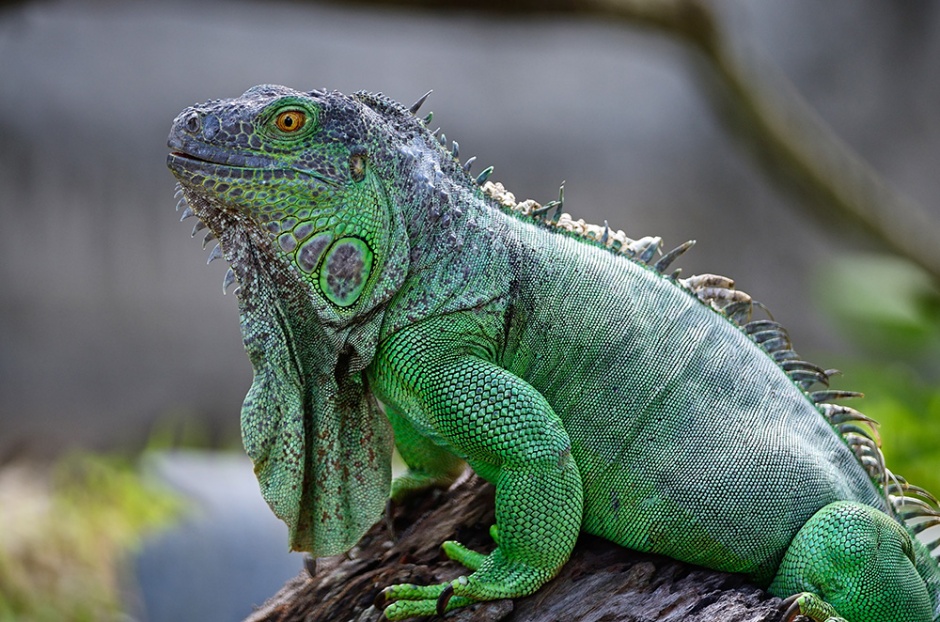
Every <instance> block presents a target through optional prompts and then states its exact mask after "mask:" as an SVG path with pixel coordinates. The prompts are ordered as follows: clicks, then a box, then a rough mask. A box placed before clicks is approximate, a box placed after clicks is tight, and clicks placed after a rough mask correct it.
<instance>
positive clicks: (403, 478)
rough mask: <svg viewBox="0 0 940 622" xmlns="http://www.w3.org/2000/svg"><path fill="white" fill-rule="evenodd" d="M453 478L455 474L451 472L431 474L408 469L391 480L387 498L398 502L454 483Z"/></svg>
mask: <svg viewBox="0 0 940 622" xmlns="http://www.w3.org/2000/svg"><path fill="white" fill-rule="evenodd" d="M455 479H456V476H455V475H454V474H453V473H445V474H442V475H432V474H428V473H422V472H421V471H415V470H410V469H409V470H408V471H407V472H405V474H404V475H399V476H398V477H396V478H395V479H394V480H392V489H391V492H390V494H389V498H390V499H391V501H393V502H396V503H398V502H401V501H404V500H405V499H407V498H408V497H411V496H413V495H415V494H418V493H420V492H424V491H425V490H428V489H431V488H447V487H448V486H450V485H451V484H453V483H454V480H455Z"/></svg>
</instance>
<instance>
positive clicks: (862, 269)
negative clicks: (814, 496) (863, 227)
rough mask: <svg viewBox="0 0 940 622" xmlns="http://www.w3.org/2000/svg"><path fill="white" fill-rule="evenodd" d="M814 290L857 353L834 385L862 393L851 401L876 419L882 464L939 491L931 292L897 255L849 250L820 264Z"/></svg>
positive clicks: (939, 362)
mask: <svg viewBox="0 0 940 622" xmlns="http://www.w3.org/2000/svg"><path fill="white" fill-rule="evenodd" d="M817 290H818V293H819V296H818V298H819V299H820V300H822V302H823V304H824V306H825V308H826V309H827V311H828V312H829V313H831V314H832V316H833V317H834V320H835V321H834V322H833V324H834V325H836V326H838V327H839V330H840V331H844V332H845V333H846V334H847V335H848V336H849V338H850V340H851V342H852V343H853V344H854V345H855V346H856V349H857V351H858V353H857V354H856V355H853V356H851V357H848V358H847V359H846V360H844V361H840V362H839V364H838V367H839V368H840V369H842V370H843V371H844V372H845V376H846V380H845V381H844V382H843V381H838V384H839V386H843V385H844V387H845V388H849V389H852V390H857V391H862V392H863V393H865V395H866V398H865V400H864V401H862V402H859V403H858V404H853V406H855V407H857V408H859V409H860V410H862V411H864V412H865V414H867V415H869V416H871V417H873V418H874V419H876V420H878V421H879V422H880V423H881V432H882V436H883V437H884V445H883V446H882V451H883V452H884V454H885V460H886V462H887V464H888V468H890V469H891V470H892V471H894V472H895V473H898V474H900V475H903V476H904V477H905V478H906V479H907V480H908V481H910V482H912V483H914V484H917V485H918V486H923V487H924V488H926V489H927V490H930V491H931V492H933V493H935V494H940V385H938V382H937V381H938V379H940V294H938V292H937V289H936V288H935V287H934V286H933V284H932V282H931V281H930V279H929V277H927V275H926V274H924V273H923V272H921V271H919V270H918V269H917V268H915V267H913V266H911V265H910V264H908V263H906V262H904V261H902V260H899V259H896V258H893V257H885V256H874V255H847V256H846V257H844V258H841V259H839V260H837V261H835V262H833V263H831V264H829V265H827V266H826V268H825V269H824V270H823V271H822V272H821V274H820V279H819V281H818V287H817Z"/></svg>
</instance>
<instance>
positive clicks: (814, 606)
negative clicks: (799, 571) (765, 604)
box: [781, 592, 847, 622]
mask: <svg viewBox="0 0 940 622" xmlns="http://www.w3.org/2000/svg"><path fill="white" fill-rule="evenodd" d="M782 607H784V608H785V609H784V613H783V617H782V619H781V622H793V621H794V620H796V617H797V616H801V615H802V616H806V617H807V618H809V619H810V620H813V621H814V622H847V620H846V619H845V618H843V617H842V616H840V615H839V614H838V613H837V612H836V610H835V608H834V607H833V606H832V605H830V604H829V603H827V602H826V601H824V600H823V599H822V598H820V597H819V596H817V595H816V594H813V593H812V592H800V593H798V594H794V595H793V596H790V597H788V598H786V599H785V600H784V601H783V604H782Z"/></svg>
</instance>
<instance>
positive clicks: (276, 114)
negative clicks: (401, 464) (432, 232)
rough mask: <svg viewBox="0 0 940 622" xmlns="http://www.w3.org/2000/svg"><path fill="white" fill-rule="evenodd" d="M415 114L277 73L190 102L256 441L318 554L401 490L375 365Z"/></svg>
mask: <svg viewBox="0 0 940 622" xmlns="http://www.w3.org/2000/svg"><path fill="white" fill-rule="evenodd" d="M382 101H385V100H382ZM409 118H410V119H411V120H409ZM409 123H411V124H412V125H414V130H415V131H416V132H417V131H418V129H419V128H421V127H422V126H419V125H418V124H417V122H416V121H414V120H413V116H412V115H410V114H409V113H408V112H407V111H406V110H405V109H404V108H401V107H400V106H398V108H396V109H394V110H392V111H391V114H379V113H377V112H376V111H375V110H374V109H373V108H371V107H369V106H368V105H366V104H364V103H363V101H362V100H361V98H357V97H347V96H344V95H342V94H340V93H335V92H334V93H325V92H319V91H314V92H311V93H304V92H299V91H295V90H292V89H288V88H285V87H280V86H270V85H265V86H257V87H254V88H252V89H250V90H249V91H247V92H246V93H245V94H244V95H242V96H241V97H239V98H236V99H231V100H215V101H211V102H207V103H205V104H202V105H197V106H193V107H191V108H187V109H186V110H184V111H183V112H182V113H181V114H180V115H179V116H178V117H177V118H176V120H175V121H174V123H173V127H172V129H171V132H170V137H169V141H168V145H169V147H170V149H171V153H170V155H169V157H168V161H167V163H168V166H169V167H170V169H171V171H172V172H173V174H174V175H175V176H176V177H177V179H178V180H179V182H180V185H181V187H182V190H183V196H184V198H185V200H186V202H187V203H188V206H189V208H190V209H191V210H192V212H193V213H194V214H195V215H196V216H197V217H198V218H199V219H200V220H201V221H202V222H203V223H205V225H206V226H207V227H208V228H209V229H210V230H211V232H212V233H213V234H214V235H215V237H217V238H218V239H219V242H220V247H221V250H222V253H223V255H224V257H225V258H226V260H227V261H228V262H229V264H230V265H231V267H232V270H233V271H234V274H235V275H236V278H237V279H238V282H239V286H240V292H239V296H238V298H239V310H240V315H241V325H242V335H243V338H244V342H245V348H246V350H247V352H248V355H249V358H250V359H251V361H252V364H253V367H254V370H255V378H254V382H253V384H252V387H251V389H250V391H249V393H248V396H247V397H246V399H245V404H244V407H243V409H242V434H243V440H244V443H245V448H246V450H247V452H248V454H249V455H250V456H251V458H252V459H253V461H254V463H255V471H256V473H257V475H258V478H259V481H260V483H261V488H262V492H263V494H264V496H265V498H266V499H267V501H268V503H269V504H270V505H271V507H272V509H273V510H274V511H275V513H276V514H277V515H278V516H279V517H281V518H282V519H283V520H284V521H285V522H287V524H288V526H289V527H290V530H291V546H292V548H294V549H298V550H309V551H312V552H313V553H314V554H316V555H329V554H335V553H338V552H342V551H344V550H346V549H348V548H350V547H351V546H352V545H353V544H354V543H355V542H356V541H357V540H358V538H359V537H360V536H361V535H362V533H363V532H364V531H365V530H366V529H368V527H369V526H370V525H371V524H372V523H373V522H374V521H375V519H376V518H377V517H378V516H379V515H380V513H381V511H382V508H383V507H384V503H385V499H386V496H387V491H388V481H389V461H390V451H391V434H390V431H389V429H388V422H387V420H386V418H385V416H384V415H383V414H382V413H381V412H380V411H379V410H378V408H377V406H376V404H375V402H374V400H373V398H372V397H371V395H370V394H369V392H368V390H367V387H366V386H365V383H364V379H363V376H362V370H363V369H364V368H365V367H366V366H367V365H368V364H369V362H370V361H371V359H372V357H373V355H374V352H375V348H376V343H377V340H378V335H379V329H380V326H381V322H382V317H383V312H384V306H385V304H386V303H387V302H388V301H389V300H390V299H391V297H392V296H393V295H394V294H395V292H396V291H397V290H398V289H399V288H400V287H401V285H402V283H403V281H404V278H405V275H406V273H407V271H408V262H409V252H408V251H409V245H408V239H407V235H406V232H405V225H404V216H403V212H402V210H401V208H400V205H397V204H396V202H395V201H393V200H392V199H390V193H389V186H388V185H387V180H389V179H393V178H394V177H395V172H396V167H401V166H403V165H402V164H401V158H402V157H406V158H407V157H410V156H407V155H403V152H402V150H401V149H397V148H394V149H392V148H390V147H389V146H390V145H396V144H399V143H401V141H400V140H397V139H398V138H401V137H402V136H404V135H403V134H401V132H402V128H405V131H406V132H407V131H408V129H407V126H408V124H409ZM422 129H423V128H422ZM392 138H395V139H396V140H392ZM405 139H406V141H407V136H405ZM405 151H407V150H405ZM410 168H414V167H410ZM396 192H398V193H401V192H403V191H402V190H401V189H400V188H399V189H398V190H396Z"/></svg>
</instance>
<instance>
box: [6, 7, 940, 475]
mask: <svg viewBox="0 0 940 622" xmlns="http://www.w3.org/2000/svg"><path fill="white" fill-rule="evenodd" d="M717 6H718V7H719V8H720V9H721V12H722V15H723V17H724V23H725V24H726V26H727V27H728V29H729V31H730V32H731V34H732V35H733V37H734V41H735V44H736V45H739V46H741V47H742V48H744V49H747V50H753V51H754V52H755V53H759V54H761V55H762V56H763V57H765V58H767V59H769V60H770V61H771V62H772V63H773V64H775V65H776V66H777V67H778V68H779V69H780V71H781V72H783V73H784V74H785V75H787V76H788V77H789V78H790V79H791V80H792V81H793V82H794V83H795V84H796V86H797V88H798V89H799V90H800V91H801V92H802V93H803V94H804V95H805V96H806V97H807V98H808V100H809V101H810V102H811V103H812V104H813V105H814V106H815V107H816V108H817V109H818V111H819V113H820V115H821V116H822V117H823V118H825V119H826V120H827V121H828V122H829V123H831V124H832V125H833V126H834V128H835V129H836V130H837V131H838V132H839V133H840V135H841V136H842V137H843V138H844V139H845V140H846V141H847V142H848V143H850V144H851V145H852V146H854V147H855V148H856V149H857V150H858V151H859V152H860V153H861V154H862V155H863V156H864V157H865V158H866V159H867V160H868V161H869V162H870V163H872V164H873V165H874V166H875V167H876V168H877V169H878V170H879V171H880V172H881V173H882V174H883V175H884V176H885V177H886V178H887V179H888V180H889V181H891V182H892V183H893V184H894V185H896V186H897V187H898V188H900V189H902V190H903V191H904V192H905V193H907V194H909V195H911V196H913V197H914V198H916V199H918V200H920V201H921V202H922V203H924V204H926V205H927V206H928V208H929V209H931V210H932V211H933V212H934V213H938V209H937V205H938V201H937V200H936V197H937V195H938V192H937V191H938V190H940V175H937V173H936V171H937V165H938V160H940V113H938V111H940V63H938V62H937V61H938V60H940V50H938V46H940V16H938V11H937V9H936V5H934V4H932V3H930V2H927V1H921V2H905V3H892V2H889V1H888V0H883V1H880V2H876V1H873V0H867V1H864V2H861V1H859V0H834V1H830V2H827V3H819V2H815V1H814V0H790V1H788V2H785V3H784V2H774V3H771V2H762V3H754V2H744V1H740V2H733V1H726V2H719V3H718V4H717ZM690 67H691V65H690V63H689V57H688V56H687V55H686V53H685V52H684V50H682V49H680V48H679V47H678V46H676V45H675V44H673V43H671V42H669V41H666V40H664V39H662V38H660V37H657V36H654V35H652V34H649V33H644V32H639V31H635V30H629V29H624V28H621V27H617V26H613V25H607V24H601V23H594V22H590V21H581V20H562V19H558V20H543V19H539V20H498V19H497V18H494V17H487V16H482V15H473V14H466V13H458V14H451V13H448V12H445V11H443V10H442V11H440V12H435V13H432V14H413V13H407V12H392V11H378V10H366V9H364V8H361V7H350V8H345V7H343V6H340V5H319V4H315V3H309V4H306V3H274V2H257V3H251V2H234V1H232V2H225V1H214V2H210V1H204V2H163V3H146V2H142V1H137V2H118V1H110V2H109V1H98V2H77V1H76V2H64V1H62V2H35V3H27V4H24V5H22V6H17V7H6V8H3V9H0V458H3V457H4V456H10V455H12V454H14V453H17V452H26V453H29V454H34V455H35V454H40V455H43V454H45V455H51V454H54V453H55V452H58V451H62V450H63V449H67V448H70V447H73V446H93V447H111V446H116V445H127V444H131V445H135V444H140V443H142V442H144V440H145V439H146V438H147V437H148V435H149V434H150V433H151V429H152V425H153V422H154V421H160V420H166V419H168V418H169V419H172V418H193V419H199V420H202V421H206V422H208V425H210V426H212V429H213V430H216V431H217V433H218V434H219V435H221V436H231V435H233V434H235V433H236V432H235V430H237V421H238V409H239V405H240V403H241V399H242V397H243V395H244V392H245V390H246V389H247V387H248V385H249V383H250V367H249V365H248V362H247V360H246V358H245V356H244V354H243V352H242V347H241V342H240V338H239V333H238V322H237V312H236V306H235V301H234V299H233V298H232V297H231V296H229V297H223V296H222V293H221V282H222V276H223V273H224V272H225V266H224V265H223V262H217V263H213V264H212V265H211V266H209V267H206V266H204V265H203V264H204V263H205V257H206V253H204V252H203V251H201V250H200V243H199V241H198V240H191V239H190V238H189V231H190V229H191V226H192V223H193V221H191V220H190V221H187V222H186V223H184V224H180V223H178V222H177V220H178V214H176V213H175V212H174V210H173V207H174V204H175V201H174V199H173V185H174V184H173V180H172V178H171V176H170V174H169V173H168V172H167V171H166V169H165V166H164V159H165V154H166V148H165V140H166V133H167V130H168V128H169V123H170V121H171V120H172V119H173V117H174V116H175V115H176V113H177V112H178V111H179V110H181V109H182V108H183V107H185V106H187V105H190V104H192V103H194V102H197V101H204V100H206V99H210V98H216V97H229V96H236V95H238V94H240V93H241V92H243V91H244V90H246V89H247V88H248V87H250V86H252V85H254V84H258V83H264V82H269V83H281V84H287V85H292V86H295V87H298V88H316V87H322V86H326V87H329V88H336V89H339V90H342V91H346V92H349V91H353V90H357V89H368V90H373V91H382V92H384V93H386V94H388V95H390V96H392V97H394V98H396V99H399V100H402V101H404V102H405V103H410V102H411V101H413V100H414V99H416V98H417V97H418V96H419V95H421V94H422V93H424V92H425V91H426V90H428V89H429V88H433V89H434V90H435V92H434V94H433V95H432V96H431V98H430V101H429V103H428V104H426V108H425V110H433V111H434V112H435V120H436V122H438V121H439V122H440V124H442V125H443V127H444V132H446V134H447V136H448V138H450V139H456V140H458V141H459V142H460V146H461V153H462V154H465V155H466V156H469V155H473V154H476V155H477V156H479V163H480V166H478V168H477V170H481V169H482V167H484V166H486V165H489V164H494V165H495V166H496V174H495V176H494V179H496V180H499V181H503V182H504V183H505V184H506V186H507V187H508V188H509V189H511V190H512V191H513V192H514V193H515V194H516V196H517V197H519V198H525V197H532V198H536V199H538V200H542V201H546V200H549V199H551V198H553V197H554V196H555V193H556V192H557V186H558V184H559V183H560V182H561V181H562V180H567V184H566V208H568V211H571V212H572V213H573V214H575V215H576V216H582V217H584V218H585V219H587V220H589V221H594V222H602V221H603V220H604V219H607V220H609V221H610V223H611V225H612V226H613V227H615V228H622V229H624V230H625V231H627V233H628V234H631V235H632V234H635V235H637V236H639V235H644V234H658V235H661V236H663V238H664V239H665V240H666V243H667V244H672V245H676V244H678V243H680V242H682V241H684V240H686V239H690V238H696V239H697V240H698V241H699V244H698V246H697V247H696V249H695V250H694V252H692V253H691V254H690V255H689V256H687V258H684V259H683V261H682V266H683V267H684V268H685V271H686V273H687V274H688V273H694V272H717V273H723V274H728V275H731V276H734V277H735V278H736V279H737V281H738V284H739V286H740V287H741V288H742V289H744V290H745V291H748V292H750V293H752V294H754V295H755V296H756V297H758V298H759V299H761V300H763V301H764V302H766V303H767V304H768V305H769V306H770V307H771V308H772V309H774V311H775V315H776V316H777V317H778V319H780V320H782V321H783V322H784V323H786V324H787V325H789V326H790V327H791V333H792V334H793V336H794V340H795V342H796V343H797V345H798V346H799V347H800V349H801V350H804V351H810V352H812V351H817V352H818V351H822V350H827V349H840V348H843V347H845V345H844V344H843V343H841V342H840V341H839V339H838V336H837V335H834V334H833V332H832V330H831V327H829V326H828V325H827V324H826V322H825V320H824V319H821V318H820V317H819V315H818V313H817V310H816V308H815V306H814V301H813V300H812V296H811V292H810V290H809V287H808V285H807V278H808V276H809V275H811V274H812V271H813V269H814V266H816V265H818V264H820V263H822V262H826V261H827V260H828V259H829V258H830V257H831V253H832V252H833V251H832V248H833V247H835V248H836V249H839V248H845V247H846V246H854V245H856V244H857V243H858V242H857V241H844V240H842V239H841V238H842V237H844V236H843V234H841V233H840V231H839V230H838V229H837V228H834V227H830V228H828V229H827V228H825V227H820V226H819V225H818V223H815V222H811V221H808V220H807V218H806V217H805V215H804V214H803V213H802V212H799V211H797V210H796V209H795V207H796V205H795V201H796V199H794V198H792V197H790V196H787V195H785V194H783V193H781V192H779V191H778V190H777V189H776V188H775V187H773V186H771V185H769V184H768V183H767V181H766V180H765V179H764V178H763V177H762V176H761V174H760V173H759V172H757V170H756V168H755V166H754V165H753V163H752V162H751V161H750V160H749V159H748V157H747V156H746V155H745V154H743V153H742V152H741V150H740V149H739V148H738V147H737V145H736V144H735V143H734V142H733V141H732V140H731V139H729V137H728V136H727V135H726V134H725V133H724V131H723V130H722V128H721V127H720V126H719V125H718V123H717V121H716V119H715V118H714V116H713V114H712V112H711V110H710V108H709V107H708V106H707V105H706V102H705V100H704V98H703V95H702V93H701V92H700V90H699V88H698V87H697V83H696V82H695V80H694V79H693V77H692V70H691V68H690ZM821 363H822V364H824V365H825V360H824V357H823V360H821Z"/></svg>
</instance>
